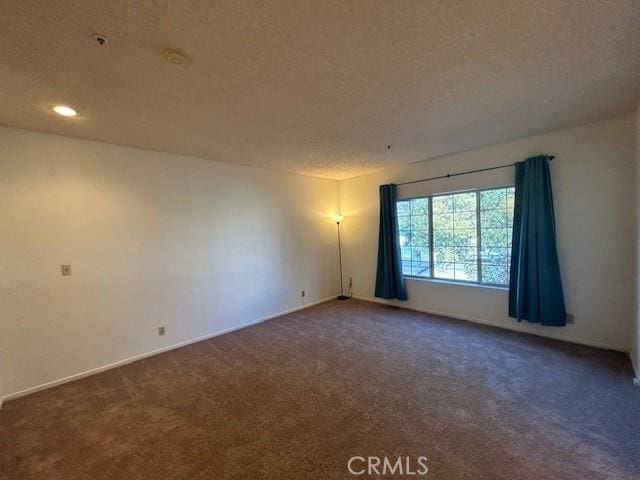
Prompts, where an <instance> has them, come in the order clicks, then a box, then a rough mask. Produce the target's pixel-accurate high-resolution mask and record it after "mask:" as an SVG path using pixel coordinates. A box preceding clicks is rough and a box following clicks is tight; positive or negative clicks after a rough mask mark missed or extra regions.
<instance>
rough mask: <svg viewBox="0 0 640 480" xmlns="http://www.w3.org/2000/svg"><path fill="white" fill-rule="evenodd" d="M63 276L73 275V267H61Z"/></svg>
mask: <svg viewBox="0 0 640 480" xmlns="http://www.w3.org/2000/svg"><path fill="white" fill-rule="evenodd" d="M60 271H61V273H62V275H71V265H60Z"/></svg>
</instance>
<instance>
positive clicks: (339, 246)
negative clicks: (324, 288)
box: [335, 215, 349, 300]
mask: <svg viewBox="0 0 640 480" xmlns="http://www.w3.org/2000/svg"><path fill="white" fill-rule="evenodd" d="M343 218H344V217H343V216H342V215H336V218H335V220H336V224H337V225H338V258H339V260H340V296H338V300H348V299H349V297H347V296H346V295H345V294H344V282H343V281H342V243H341V240H340V223H341V222H342V219H343Z"/></svg>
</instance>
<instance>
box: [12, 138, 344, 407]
mask: <svg viewBox="0 0 640 480" xmlns="http://www.w3.org/2000/svg"><path fill="white" fill-rule="evenodd" d="M337 189H338V186H337V182H335V181H331V180H321V179H315V178H310V177H303V176H298V175H292V174H283V173H277V172H273V171H269V170H263V169H258V168H251V167H242V166H235V165H230V164H224V163H218V162H212V161H209V160H202V159H198V158H193V157H186V156H179V155H170V154H164V153H157V152H151V151H145V150H139V149H133V148H126V147H120V146H115V145H108V144H103V143H96V142H90V141H84V140H77V139H71V138H66V137H59V136H53V135H44V134H39V133H33V132H27V131H22V130H13V129H7V128H0V225H2V227H1V228H0V252H2V255H0V272H1V275H0V331H1V334H0V368H1V369H0V374H2V376H1V377H0V381H1V384H0V385H1V386H0V388H1V389H2V390H1V391H0V395H10V394H15V393H16V392H20V391H22V390H25V389H30V388H32V387H36V386H39V385H42V384H44V383H46V382H50V381H55V380H58V379H61V378H64V377H68V376H71V375H75V374H78V373H81V372H84V371H87V370H91V369H95V368H99V367H102V366H105V365H108V364H111V363H113V362H117V361H120V360H123V359H127V358H130V357H134V356H137V355H141V354H145V353H147V352H150V351H154V350H157V349H161V348H164V347H167V346H169V345H173V344H176V343H179V342H183V341H188V340H191V339H194V338H198V337H201V336H205V335H209V334H212V333H215V332H218V331H223V330H225V329H232V328H236V327H238V326H241V325H244V324H247V323H249V322H252V321H255V320H258V319H261V318H263V317H266V316H270V315H274V314H276V313H279V312H283V311H286V310H289V309H292V308H296V307H299V306H301V305H302V300H303V299H302V298H301V296H300V290H302V289H305V290H306V292H307V297H306V298H305V299H304V300H305V301H306V302H307V303H309V302H314V301H318V300H321V299H324V298H327V297H331V296H334V295H336V294H337V292H338V283H337V282H338V275H337V241H336V228H335V223H333V221H331V220H330V219H328V216H329V215H331V214H334V213H335V212H336V211H337V202H338V190H337ZM61 264H71V266H72V275H71V276H69V277H63V276H61V275H60V265H61ZM160 325H164V326H166V335H165V336H162V337H161V336H158V334H157V327H158V326H160Z"/></svg>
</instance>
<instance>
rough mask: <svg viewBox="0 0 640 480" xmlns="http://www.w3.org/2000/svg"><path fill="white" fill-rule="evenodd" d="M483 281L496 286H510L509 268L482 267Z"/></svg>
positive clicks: (496, 266)
mask: <svg viewBox="0 0 640 480" xmlns="http://www.w3.org/2000/svg"><path fill="white" fill-rule="evenodd" d="M482 281H483V282H484V283H492V284H495V285H508V284H509V268H508V267H506V266H498V265H487V266H484V265H483V266H482Z"/></svg>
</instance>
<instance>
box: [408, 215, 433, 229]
mask: <svg viewBox="0 0 640 480" xmlns="http://www.w3.org/2000/svg"><path fill="white" fill-rule="evenodd" d="M428 229H429V216H428V215H418V214H411V230H428Z"/></svg>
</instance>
